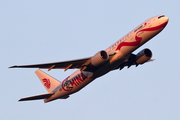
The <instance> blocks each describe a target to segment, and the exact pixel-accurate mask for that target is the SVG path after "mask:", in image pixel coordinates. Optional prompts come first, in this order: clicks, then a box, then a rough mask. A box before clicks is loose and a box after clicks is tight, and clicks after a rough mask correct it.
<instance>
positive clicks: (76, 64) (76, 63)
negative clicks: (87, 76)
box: [9, 57, 91, 71]
mask: <svg viewBox="0 0 180 120" xmlns="http://www.w3.org/2000/svg"><path fill="white" fill-rule="evenodd" d="M90 60H91V57H89V58H83V59H77V60H70V61H63V62H54V63H44V64H34V65H15V66H11V67H9V68H40V69H48V71H49V70H51V69H65V71H66V70H67V69H74V68H78V69H81V70H84V69H85V67H86V66H87V65H88V64H89V63H90Z"/></svg>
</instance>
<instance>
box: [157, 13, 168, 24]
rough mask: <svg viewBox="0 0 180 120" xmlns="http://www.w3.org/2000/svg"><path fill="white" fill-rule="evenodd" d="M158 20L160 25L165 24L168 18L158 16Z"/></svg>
mask: <svg viewBox="0 0 180 120" xmlns="http://www.w3.org/2000/svg"><path fill="white" fill-rule="evenodd" d="M158 19H160V21H161V22H162V23H166V22H168V21H169V18H168V17H167V16H165V15H161V16H159V17H158Z"/></svg>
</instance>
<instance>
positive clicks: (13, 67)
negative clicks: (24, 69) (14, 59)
mask: <svg viewBox="0 0 180 120" xmlns="http://www.w3.org/2000/svg"><path fill="white" fill-rule="evenodd" d="M15 67H17V65H14V66H10V67H9V68H15Z"/></svg>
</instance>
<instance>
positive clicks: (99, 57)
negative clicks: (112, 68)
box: [91, 50, 109, 67]
mask: <svg viewBox="0 0 180 120" xmlns="http://www.w3.org/2000/svg"><path fill="white" fill-rule="evenodd" d="M107 60H109V55H108V54H107V52H106V51H104V50H101V51H99V52H98V53H96V54H95V55H94V56H93V57H92V58H91V64H92V65H93V66H94V67H99V66H101V65H103V64H104V63H105V62H106V61H107Z"/></svg>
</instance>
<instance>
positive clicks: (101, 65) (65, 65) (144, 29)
mask: <svg viewBox="0 0 180 120" xmlns="http://www.w3.org/2000/svg"><path fill="white" fill-rule="evenodd" d="M168 21H169V18H168V17H167V16H165V15H158V16H155V17H152V18H150V19H148V20H146V21H145V22H143V23H142V24H140V25H139V26H138V27H136V28H135V29H133V30H132V31H131V32H129V33H128V34H126V35H125V36H124V37H122V38H121V39H119V40H118V41H117V42H115V43H114V44H113V45H111V46H110V47H108V48H107V49H106V50H101V51H99V52H97V53H96V54H95V55H94V56H91V57H88V58H83V59H77V60H70V61H64V62H54V63H44V64H34V65H15V66H11V67H9V68H39V69H38V70H36V71H35V73H36V75H37V76H38V78H39V79H40V81H41V82H42V84H43V85H44V87H45V88H46V90H47V91H48V93H47V94H41V95H35V96H31V97H25V98H21V99H20V100H19V101H28V100H39V99H44V103H47V102H50V101H53V100H56V99H67V98H68V97H69V96H70V95H71V94H73V93H75V92H78V91H79V90H81V89H82V88H84V87H85V86H86V85H88V84H89V83H90V82H92V81H93V80H95V79H96V78H98V77H101V76H102V75H105V74H106V73H108V72H110V71H112V70H117V69H119V70H122V69H123V68H124V67H125V66H127V67H128V68H129V67H131V66H132V65H135V66H136V67H137V66H138V65H142V64H144V63H146V62H149V61H153V59H151V58H152V52H151V50H150V49H148V48H145V49H143V50H141V51H140V52H139V53H137V54H133V53H132V52H133V51H135V50H136V49H137V48H139V47H140V46H142V45H143V44H145V43H146V42H147V41H149V40H150V39H151V38H153V37H154V36H156V35H157V34H158V33H160V32H161V31H162V30H163V29H164V28H165V27H166V25H167V23H168ZM40 69H48V71H50V70H51V69H64V71H66V70H68V69H78V70H77V71H75V72H74V73H73V74H71V75H70V76H68V77H67V78H65V79H64V80H63V81H62V82H60V81H58V80H56V79H55V78H53V77H51V76H49V75H48V74H46V73H44V72H43V71H41V70H40Z"/></svg>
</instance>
